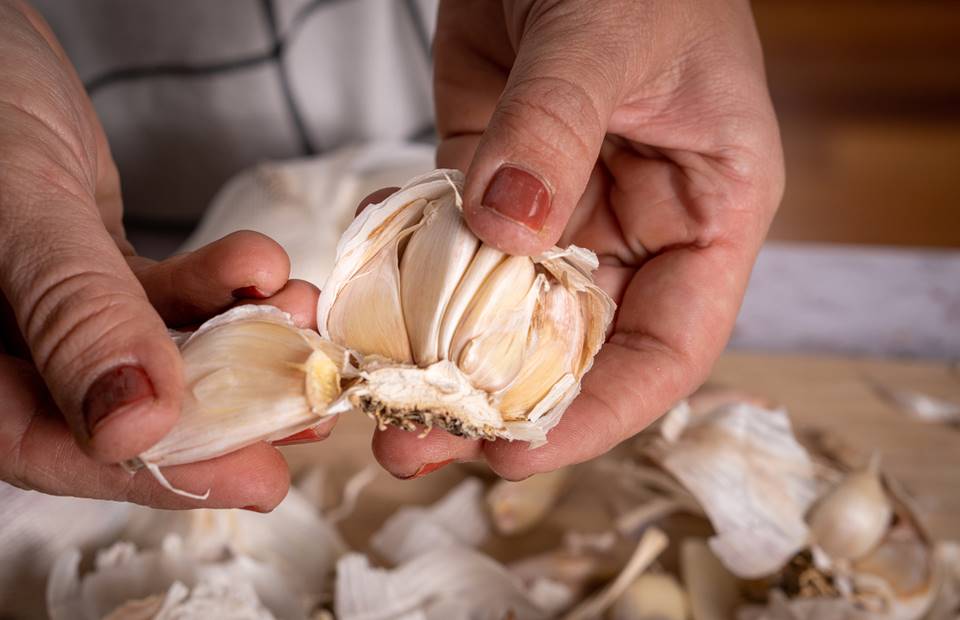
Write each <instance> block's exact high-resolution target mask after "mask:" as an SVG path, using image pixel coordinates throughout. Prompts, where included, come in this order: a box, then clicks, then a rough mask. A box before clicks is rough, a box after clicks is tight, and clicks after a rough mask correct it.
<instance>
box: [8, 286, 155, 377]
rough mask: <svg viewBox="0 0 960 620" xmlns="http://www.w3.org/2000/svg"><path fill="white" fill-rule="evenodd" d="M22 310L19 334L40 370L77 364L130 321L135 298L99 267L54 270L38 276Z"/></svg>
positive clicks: (47, 370)
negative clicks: (65, 270)
mask: <svg viewBox="0 0 960 620" xmlns="http://www.w3.org/2000/svg"><path fill="white" fill-rule="evenodd" d="M40 280H41V283H40V285H39V286H37V287H36V289H35V291H36V292H35V293H34V295H33V299H32V300H31V301H30V302H28V304H27V307H26V309H25V312H24V319H23V322H22V324H23V326H24V336H25V337H26V339H27V341H28V342H29V343H30V345H31V349H32V352H33V355H34V359H35V361H36V364H37V368H38V369H39V370H40V371H41V373H42V374H46V373H47V372H49V371H51V370H53V369H54V368H55V367H65V366H67V365H71V366H74V368H75V364H77V363H78V362H79V363H82V362H83V361H92V360H83V359H82V358H83V356H84V354H85V353H86V352H87V351H88V350H89V349H91V348H93V347H95V345H96V344H97V343H98V342H101V341H102V339H103V336H104V334H109V333H111V332H116V331H117V330H119V329H122V328H123V327H125V326H126V324H127V323H129V322H131V321H132V320H133V317H131V316H129V315H128V313H127V311H126V308H127V306H128V304H129V303H130V302H131V301H138V300H137V299H136V297H135V296H134V295H133V294H132V293H130V292H128V291H126V290H124V289H125V287H123V286H121V285H120V283H119V282H118V281H117V279H116V278H115V277H112V276H109V275H106V274H102V273H98V272H77V271H74V270H72V269H71V270H70V271H69V272H68V273H61V274H57V273H53V274H50V275H47V276H46V277H42V276H41V278H40Z"/></svg>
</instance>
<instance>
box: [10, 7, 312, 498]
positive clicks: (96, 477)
mask: <svg viewBox="0 0 960 620" xmlns="http://www.w3.org/2000/svg"><path fill="white" fill-rule="evenodd" d="M288 275H289V261H288V259H287V256H286V254H285V253H284V252H283V250H282V249H281V248H280V247H279V246H278V245H277V244H276V243H274V242H272V241H270V240H269V239H267V238H265V237H263V236H261V235H257V234H254V233H237V234H234V235H231V236H229V237H227V238H225V239H223V240H221V241H219V242H217V243H214V244H212V245H210V246H208V247H206V248H204V249H201V250H198V251H196V252H194V253H192V254H189V255H184V256H179V257H175V258H173V259H170V260H169V261H165V262H163V263H158V264H154V263H152V262H151V261H148V260H146V259H142V258H139V257H136V256H135V255H134V253H133V249H132V247H131V246H130V244H129V243H127V241H126V239H125V237H124V232H123V228H122V225H121V203H120V186H119V181H118V179H117V172H116V168H115V166H114V163H113V160H112V158H111V156H110V152H109V149H108V147H107V143H106V139H105V137H104V134H103V130H102V128H101V127H100V124H99V122H98V121H97V118H96V116H95V114H94V112H93V109H92V106H91V104H90V101H89V100H88V99H87V97H86V95H85V93H84V91H83V87H82V86H81V85H80V82H79V80H78V79H77V77H76V75H75V73H74V72H73V70H72V68H71V67H70V65H69V63H68V61H67V60H66V56H65V54H64V53H63V50H62V49H61V48H60V47H59V46H58V45H57V43H56V40H55V39H54V37H53V35H52V33H51V32H50V31H49V29H48V28H47V26H46V25H45V24H44V23H43V22H42V20H41V19H40V18H39V17H38V16H37V15H36V14H35V13H33V12H31V11H30V10H29V9H28V8H27V7H26V6H25V5H23V4H19V3H13V2H9V1H6V0H0V293H2V296H0V403H2V408H0V480H2V481H6V482H9V483H11V484H14V485H17V486H19V487H22V488H29V489H36V490H38V491H42V492H46V493H54V494H64V495H78V496H86V497H98V498H107V499H124V500H130V501H135V502H139V503H144V504H150V505H154V506H159V507H164V508H181V507H186V506H197V505H200V504H199V503H198V502H195V501H192V500H188V499H185V498H183V497H179V496H177V495H174V494H172V493H169V492H168V491H165V490H163V489H162V488H161V487H160V486H159V485H158V484H157V483H156V482H155V481H153V480H152V479H151V478H150V476H149V475H148V474H146V472H141V473H138V474H137V475H136V476H133V477H131V476H129V475H128V474H126V473H125V472H123V471H122V470H121V469H120V468H119V467H117V466H116V465H106V464H107V463H116V462H118V461H121V460H123V459H127V458H130V457H133V456H135V455H137V454H139V453H140V452H142V451H143V450H145V449H146V448H148V447H149V446H151V445H152V444H153V443H155V442H156V441H157V440H158V439H160V438H161V437H162V436H163V435H164V434H165V433H166V432H167V431H168V430H169V429H170V427H171V426H172V425H173V424H174V423H175V422H176V420H177V416H178V415H179V410H180V402H181V397H182V391H183V383H182V381H183V380H182V368H181V360H180V356H179V353H178V352H177V349H176V347H175V346H174V345H173V342H172V341H171V339H170V338H169V336H168V335H167V328H166V325H165V322H166V323H169V324H170V325H173V326H184V325H192V324H196V323H197V322H200V321H202V320H203V319H205V318H207V317H209V316H210V315H212V314H215V313H217V312H220V311H222V310H224V309H226V308H227V307H229V306H230V305H231V304H233V303H237V299H236V298H237V297H250V296H253V297H271V296H272V297H271V298H270V299H269V302H270V303H273V304H275V305H280V306H282V307H284V308H285V309H286V310H287V311H290V312H292V313H293V314H294V316H295V317H297V318H298V320H300V321H301V323H304V324H309V323H310V322H312V321H313V317H314V310H315V305H316V296H317V293H316V289H315V288H313V287H311V286H310V285H307V284H306V283H302V282H295V281H290V282H288V281H287V278H288ZM71 431H72V432H71ZM322 432H323V431H322V430H321V431H320V434H322ZM164 473H165V474H166V475H167V476H168V477H169V479H170V481H171V482H172V483H173V484H175V485H177V486H179V487H182V488H187V489H196V490H198V491H200V492H202V491H203V490H205V489H207V488H210V489H212V491H211V496H210V498H209V499H208V500H207V501H206V502H204V503H203V504H202V505H203V506H205V507H228V506H250V507H253V508H255V509H257V510H269V509H271V508H272V507H273V506H275V505H276V504H277V503H278V502H279V501H280V499H282V497H283V496H284V494H285V493H286V489H287V486H288V484H289V482H288V477H287V470H286V466H285V464H284V462H283V459H282V458H281V456H280V455H279V453H277V451H276V450H274V449H273V448H271V447H270V446H267V445H257V446H252V447H249V448H246V449H245V450H242V451H240V452H237V453H234V454H231V455H228V456H224V457H222V458H219V459H214V460H211V461H207V462H204V463H198V464H194V465H186V466H182V467H171V468H169V469H168V470H165V472H164Z"/></svg>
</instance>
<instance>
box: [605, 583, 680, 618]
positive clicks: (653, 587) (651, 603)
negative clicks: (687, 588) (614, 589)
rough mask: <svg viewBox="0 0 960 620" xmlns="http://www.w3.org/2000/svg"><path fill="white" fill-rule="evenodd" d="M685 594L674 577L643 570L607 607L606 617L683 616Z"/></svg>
mask: <svg viewBox="0 0 960 620" xmlns="http://www.w3.org/2000/svg"><path fill="white" fill-rule="evenodd" d="M688 607H689V606H688V604H687V594H686V592H684V591H683V587H682V586H681V585H680V582H678V581H677V579H676V578H675V577H673V576H672V575H669V574H666V573H644V574H643V575H640V576H639V577H637V579H636V581H634V582H633V583H631V584H630V586H629V587H627V589H626V590H624V591H623V593H622V594H620V597H619V598H617V600H616V601H615V602H614V603H613V605H612V606H611V607H610V611H608V612H607V618H609V619H610V620H685V619H686V618H687V616H688V614H689V611H688Z"/></svg>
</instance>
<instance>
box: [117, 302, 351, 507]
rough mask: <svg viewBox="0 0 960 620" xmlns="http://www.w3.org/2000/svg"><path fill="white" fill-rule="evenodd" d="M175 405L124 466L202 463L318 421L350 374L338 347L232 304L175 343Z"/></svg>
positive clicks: (283, 317) (260, 309)
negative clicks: (179, 390)
mask: <svg viewBox="0 0 960 620" xmlns="http://www.w3.org/2000/svg"><path fill="white" fill-rule="evenodd" d="M180 353H181V355H182V357H183V367H184V383H185V386H186V391H185V394H184V400H183V407H182V410H181V413H180V417H179V419H178V420H177V423H176V424H175V425H174V427H173V428H172V429H171V430H170V432H169V433H167V435H165V436H164V437H163V438H162V439H161V440H160V441H159V442H157V443H156V444H154V445H153V446H152V447H150V448H149V449H148V450H146V451H144V452H143V453H141V454H140V455H139V457H138V458H137V459H135V460H134V461H132V462H129V463H127V464H126V465H127V466H128V468H131V469H134V468H137V467H139V466H145V467H147V468H148V469H149V470H150V471H151V473H153V475H154V476H155V477H156V478H157V479H158V481H160V482H161V484H163V485H164V486H166V487H167V488H169V489H170V490H172V491H174V492H176V493H178V494H180V495H184V496H187V497H193V498H198V499H204V498H205V497H206V495H205V494H204V495H196V494H192V493H188V492H185V491H181V490H179V489H173V487H171V486H170V484H169V483H168V482H167V481H166V479H165V478H164V477H163V475H162V474H161V473H160V469H159V468H160V467H162V466H168V465H179V464H184V463H193V462H196V461H202V460H206V459H210V458H214V457H217V456H221V455H223V454H227V453H229V452H233V451H235V450H239V449H240V448H242V447H244V446H248V445H250V444H253V443H256V442H258V441H274V440H277V439H281V438H283V437H287V436H289V435H292V434H294V433H297V432H299V431H302V430H304V429H306V428H309V427H311V426H314V425H316V424H318V423H319V422H320V421H321V419H322V418H323V417H324V416H326V415H328V413H327V406H328V405H329V404H330V403H331V402H333V401H334V400H335V399H336V398H337V397H338V396H339V394H340V379H341V377H342V376H343V375H344V374H345V373H346V374H349V373H350V372H351V366H350V357H349V355H348V353H347V352H346V350H345V349H343V347H340V346H338V345H335V344H333V343H332V342H329V341H325V340H323V339H322V338H320V336H319V335H318V334H317V333H316V332H313V331H312V330H308V329H301V328H299V327H297V326H296V325H294V324H293V321H292V320H291V318H290V316H289V315H288V314H286V313H284V312H282V311H280V310H279V309H277V308H273V307H271V306H253V305H249V306H240V307H238V308H234V309H233V310H230V311H228V312H226V313H224V314H222V315H219V316H217V317H214V318H213V319H211V320H209V321H207V322H206V323H204V324H203V325H201V326H200V328H199V329H197V331H195V332H194V333H193V334H191V335H190V336H189V337H188V338H187V339H186V340H185V341H184V342H183V343H182V344H181V345H180Z"/></svg>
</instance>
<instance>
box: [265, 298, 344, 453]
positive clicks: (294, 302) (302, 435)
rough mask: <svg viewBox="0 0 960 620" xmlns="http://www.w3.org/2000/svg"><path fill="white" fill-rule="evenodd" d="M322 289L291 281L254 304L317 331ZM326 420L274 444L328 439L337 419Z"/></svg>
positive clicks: (335, 417) (291, 443)
mask: <svg viewBox="0 0 960 620" xmlns="http://www.w3.org/2000/svg"><path fill="white" fill-rule="evenodd" d="M319 297H320V289H318V288H317V287H315V286H314V285H312V284H310V283H309V282H305V281H304V280H290V281H289V282H287V284H286V285H285V286H284V287H283V288H282V289H280V291H279V292H277V294H276V295H274V296H273V297H270V298H269V299H264V300H260V301H254V302H253V303H254V304H265V305H271V306H275V307H277V308H280V309H281V310H283V311H284V312H287V313H289V314H290V316H291V317H292V318H293V322H294V323H296V324H297V325H298V326H300V327H306V328H309V329H314V330H315V329H317V300H318V299H319ZM339 417H340V416H334V417H332V418H324V419H323V421H321V422H320V423H319V424H317V425H316V426H314V427H312V428H307V429H304V430H302V431H300V432H299V433H294V434H293V435H290V436H289V437H284V438H283V439H280V440H277V441H274V442H273V445H274V446H292V445H296V444H301V443H312V442H315V441H322V440H324V439H326V438H327V437H328V436H329V435H330V433H331V432H332V431H333V427H334V425H336V423H337V418H339Z"/></svg>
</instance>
